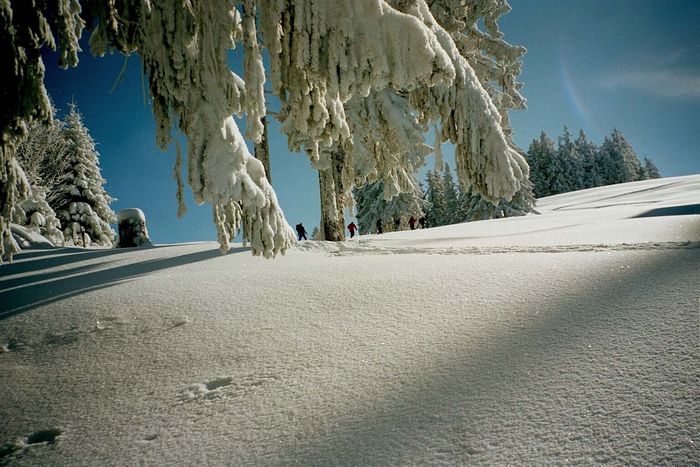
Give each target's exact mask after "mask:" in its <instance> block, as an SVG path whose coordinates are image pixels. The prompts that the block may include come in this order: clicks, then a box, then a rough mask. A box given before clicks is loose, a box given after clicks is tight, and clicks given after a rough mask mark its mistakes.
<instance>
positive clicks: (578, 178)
mask: <svg viewBox="0 0 700 467" xmlns="http://www.w3.org/2000/svg"><path fill="white" fill-rule="evenodd" d="M548 184H549V190H550V193H551V194H553V195H556V194H559V193H567V192H569V191H574V190H578V189H580V188H582V187H583V165H582V163H581V159H580V157H579V155H578V153H577V151H576V146H575V144H574V142H573V140H572V139H571V133H570V132H569V129H568V128H567V127H564V133H563V134H562V136H560V137H559V146H558V148H557V151H556V152H555V154H554V157H553V158H552V162H551V164H550V166H549V174H548Z"/></svg>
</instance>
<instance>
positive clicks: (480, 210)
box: [460, 182, 535, 222]
mask: <svg viewBox="0 0 700 467" xmlns="http://www.w3.org/2000/svg"><path fill="white" fill-rule="evenodd" d="M534 205H535V198H534V195H533V191H532V184H531V183H529V182H527V183H525V184H523V187H522V188H521V189H520V190H518V192H517V193H516V194H515V196H513V199H512V200H510V201H506V200H504V199H502V200H500V201H499V202H498V203H496V204H493V203H491V202H488V201H487V200H485V199H484V197H483V196H482V195H481V193H479V192H475V191H474V190H468V191H466V192H464V193H462V195H461V209H460V212H461V215H462V219H463V220H462V221H463V222H471V221H482V220H487V219H500V218H503V217H516V216H524V215H525V214H527V213H529V212H532V209H533V206H534Z"/></svg>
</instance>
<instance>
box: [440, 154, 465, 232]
mask: <svg viewBox="0 0 700 467" xmlns="http://www.w3.org/2000/svg"><path fill="white" fill-rule="evenodd" d="M442 189H443V196H444V205H445V211H444V213H443V219H442V221H443V224H445V225H450V224H457V223H459V222H462V221H463V220H464V219H463V218H462V215H461V210H460V202H459V194H458V192H457V187H456V186H455V182H454V179H453V178H452V172H451V171H450V166H449V165H448V164H445V170H444V171H443V172H442Z"/></svg>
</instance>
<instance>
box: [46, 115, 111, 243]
mask: <svg viewBox="0 0 700 467" xmlns="http://www.w3.org/2000/svg"><path fill="white" fill-rule="evenodd" d="M63 137H64V138H65V140H66V142H67V143H68V157H67V159H66V173H65V174H63V176H61V177H60V179H59V181H58V186H57V187H56V191H55V192H54V193H51V194H50V196H49V203H50V204H51V205H52V206H54V208H55V211H56V215H57V217H58V218H59V219H60V221H61V226H62V227H63V236H64V238H65V243H66V244H67V245H76V246H77V245H79V246H89V245H91V244H93V243H96V244H98V245H101V246H111V245H112V242H113V241H114V236H115V233H114V231H113V230H112V228H111V227H110V224H111V223H115V222H116V220H117V218H116V215H115V214H114V212H113V211H112V210H111V209H110V207H109V204H110V203H111V202H112V201H113V200H112V198H111V197H110V196H109V195H108V194H107V192H106V191H105V189H104V187H103V185H104V183H105V180H104V178H102V175H101V174H100V167H99V162H98V158H99V154H98V153H97V150H96V149H95V143H94V141H93V140H92V137H91V136H90V133H89V132H88V130H87V128H86V127H85V125H83V121H82V117H81V115H80V113H79V112H78V110H77V108H76V106H75V105H74V104H71V106H70V111H69V112H68V114H67V115H66V117H65V128H64V129H63Z"/></svg>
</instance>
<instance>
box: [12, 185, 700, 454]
mask: <svg viewBox="0 0 700 467" xmlns="http://www.w3.org/2000/svg"><path fill="white" fill-rule="evenodd" d="M699 207H700V175H696V176H689V177H680V178H667V179H660V180H653V181H645V182H637V183H632V184H625V185H617V186H612V187H605V188H597V189H592V190H587V191H582V192H577V193H570V194H565V195H558V196H554V197H550V198H546V199H543V200H541V201H540V203H539V204H538V207H537V209H538V211H539V212H540V213H541V214H539V215H535V214H533V215H529V216H526V217H522V218H513V219H502V220H496V221H483V222H474V223H470V224H462V225H456V226H449V227H442V228H435V229H427V230H422V231H413V232H399V233H393V234H384V235H380V236H374V235H369V236H361V237H355V238H354V239H353V240H349V241H346V242H344V243H340V244H329V243H323V242H311V241H309V242H303V243H302V244H301V245H300V246H299V247H298V248H297V249H295V250H293V251H291V252H289V253H288V254H287V255H286V256H283V257H279V258H277V259H275V260H272V261H270V260H264V259H261V258H258V257H252V256H251V255H250V252H249V251H248V250H247V249H244V248H234V249H232V250H231V251H230V252H229V253H228V254H227V255H226V256H221V255H220V253H219V251H218V246H217V245H216V244H214V243H193V244H183V245H162V246H159V247H156V248H150V249H122V250H106V249H102V250H88V251H84V250H80V249H53V250H29V251H26V252H23V253H21V254H18V255H17V256H16V259H15V262H14V263H12V264H6V265H3V266H1V267H0V348H1V350H0V464H2V463H7V464H10V465H25V464H26V465H76V464H80V465H120V466H121V465H137V464H143V465H280V464H281V465H287V464H298V465H305V466H306V465H357V466H360V465H362V466H365V465H464V464H480V465H481V464H490V465H494V464H496V465H506V464H507V465H513V464H520V465H542V464H569V463H570V464H587V465H599V464H614V465H646V464H653V465H660V464H671V465H688V464H691V465H696V464H698V463H699V462H700V449H699V446H700V436H699V432H700V422H699V413H700V412H699V401H700V394H699V390H698V388H699V387H700V359H699V357H700V355H699V354H700V351H699V348H698V345H699V342H700V334H699V332H700V309H699V308H700V303H699V302H700V299H699V297H700V209H699ZM156 241H157V239H156Z"/></svg>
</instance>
